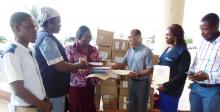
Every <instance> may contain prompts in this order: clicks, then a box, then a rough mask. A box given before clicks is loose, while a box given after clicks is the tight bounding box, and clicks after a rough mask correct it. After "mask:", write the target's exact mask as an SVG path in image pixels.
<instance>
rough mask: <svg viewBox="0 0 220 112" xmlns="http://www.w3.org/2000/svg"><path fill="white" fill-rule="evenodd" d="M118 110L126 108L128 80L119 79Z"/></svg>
mask: <svg viewBox="0 0 220 112" xmlns="http://www.w3.org/2000/svg"><path fill="white" fill-rule="evenodd" d="M118 103H119V110H127V109H128V103H129V100H128V81H127V80H120V88H119V100H118Z"/></svg>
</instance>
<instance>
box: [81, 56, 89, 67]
mask: <svg viewBox="0 0 220 112" xmlns="http://www.w3.org/2000/svg"><path fill="white" fill-rule="evenodd" d="M79 64H81V66H82V68H88V67H89V66H90V65H89V64H88V62H87V61H86V60H82V59H81V58H80V59H79Z"/></svg>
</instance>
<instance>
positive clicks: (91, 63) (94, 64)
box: [89, 62, 103, 66]
mask: <svg viewBox="0 0 220 112" xmlns="http://www.w3.org/2000/svg"><path fill="white" fill-rule="evenodd" d="M89 64H90V65H93V66H102V65H103V63H102V62H89Z"/></svg>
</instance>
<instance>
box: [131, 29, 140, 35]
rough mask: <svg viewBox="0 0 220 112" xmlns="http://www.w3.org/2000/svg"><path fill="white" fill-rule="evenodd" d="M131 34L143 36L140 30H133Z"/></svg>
mask: <svg viewBox="0 0 220 112" xmlns="http://www.w3.org/2000/svg"><path fill="white" fill-rule="evenodd" d="M131 33H132V34H134V35H140V36H141V31H140V30H139V29H133V30H131Z"/></svg>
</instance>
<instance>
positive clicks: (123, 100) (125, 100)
mask: <svg viewBox="0 0 220 112" xmlns="http://www.w3.org/2000/svg"><path fill="white" fill-rule="evenodd" d="M118 102H119V103H129V100H128V96H127V95H126V96H124V95H119V99H118Z"/></svg>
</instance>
